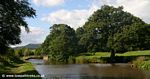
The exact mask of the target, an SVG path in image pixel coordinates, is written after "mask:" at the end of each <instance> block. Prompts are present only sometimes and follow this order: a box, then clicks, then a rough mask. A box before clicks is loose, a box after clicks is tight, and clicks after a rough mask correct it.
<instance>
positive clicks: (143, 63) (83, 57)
mask: <svg viewBox="0 0 150 79" xmlns="http://www.w3.org/2000/svg"><path fill="white" fill-rule="evenodd" d="M141 58H143V59H141ZM114 60H115V63H131V64H134V67H136V68H138V69H142V70H150V50H143V51H129V52H126V53H123V54H120V53H117V54H116V56H115V58H114ZM75 63H79V64H83V63H110V53H109V52H96V53H95V54H93V53H81V54H80V55H78V56H76V57H75Z"/></svg>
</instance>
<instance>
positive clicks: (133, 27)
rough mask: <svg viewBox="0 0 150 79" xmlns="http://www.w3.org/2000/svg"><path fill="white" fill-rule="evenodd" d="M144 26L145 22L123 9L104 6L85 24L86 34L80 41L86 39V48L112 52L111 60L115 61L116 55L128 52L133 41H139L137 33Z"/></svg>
mask: <svg viewBox="0 0 150 79" xmlns="http://www.w3.org/2000/svg"><path fill="white" fill-rule="evenodd" d="M144 24H145V22H144V21H142V20H141V19H140V18H138V17H136V16H133V15H132V14H130V13H128V12H125V11H123V7H118V8H115V7H113V6H108V5H104V6H102V7H101V9H99V10H97V11H95V12H94V13H93V15H92V16H91V17H90V18H89V19H88V21H87V22H86V23H85V25H84V26H83V30H84V31H85V33H84V34H83V37H81V38H80V40H79V41H82V39H85V41H86V42H85V43H84V42H82V43H84V44H87V43H88V42H89V43H88V44H87V45H86V46H92V45H93V44H94V46H96V47H99V49H98V51H106V52H111V60H113V59H114V56H115V53H118V52H119V53H121V52H122V53H123V52H126V51H127V50H128V49H129V47H132V45H133V42H131V41H134V39H137V37H136V36H138V35H137V34H136V33H135V32H136V31H137V30H140V26H141V25H144ZM126 30H127V31H126ZM128 31H129V32H128ZM128 33H131V35H130V34H129V35H128ZM125 35H126V36H125ZM134 35H136V36H134ZM129 37H133V39H132V38H130V39H129ZM124 41H128V44H125V42H124ZM129 41H130V42H129ZM95 42H96V43H95ZM137 43H139V41H137V42H136V44H137ZM135 47H138V45H136V46H135Z"/></svg>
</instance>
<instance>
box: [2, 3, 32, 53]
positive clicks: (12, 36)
mask: <svg viewBox="0 0 150 79" xmlns="http://www.w3.org/2000/svg"><path fill="white" fill-rule="evenodd" d="M34 16H35V10H34V9H33V8H32V7H30V4H29V3H28V0H3V1H0V53H5V52H6V50H7V49H8V47H9V45H15V44H19V43H20V42H21V40H20V32H21V26H23V27H25V30H26V31H27V32H29V28H28V24H27V23H26V21H25V17H34Z"/></svg>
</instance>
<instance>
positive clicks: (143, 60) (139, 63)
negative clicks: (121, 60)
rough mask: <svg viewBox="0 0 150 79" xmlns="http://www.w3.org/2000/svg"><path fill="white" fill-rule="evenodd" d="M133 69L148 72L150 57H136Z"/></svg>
mask: <svg viewBox="0 0 150 79" xmlns="http://www.w3.org/2000/svg"><path fill="white" fill-rule="evenodd" d="M133 64H134V67H135V68H138V69H141V70H150V57H144V56H141V57H138V58H137V59H136V60H134V61H133Z"/></svg>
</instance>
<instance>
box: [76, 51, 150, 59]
mask: <svg viewBox="0 0 150 79" xmlns="http://www.w3.org/2000/svg"><path fill="white" fill-rule="evenodd" d="M109 56H110V52H96V53H95V55H93V54H92V53H82V54H80V55H79V56H78V57H77V58H80V57H86V58H92V57H109ZM116 56H150V50H144V51H129V52H125V53H122V54H120V53H116Z"/></svg>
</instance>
